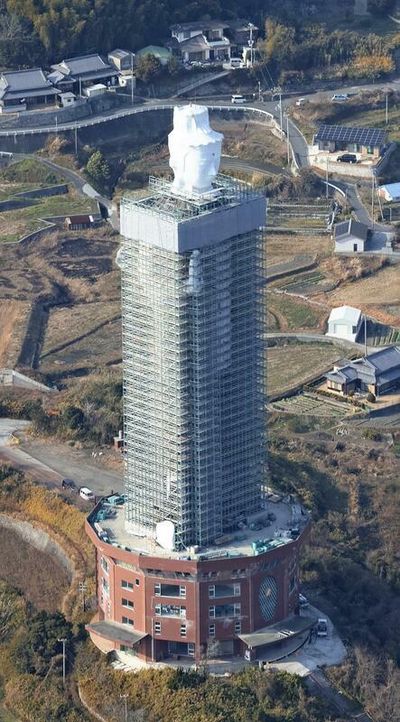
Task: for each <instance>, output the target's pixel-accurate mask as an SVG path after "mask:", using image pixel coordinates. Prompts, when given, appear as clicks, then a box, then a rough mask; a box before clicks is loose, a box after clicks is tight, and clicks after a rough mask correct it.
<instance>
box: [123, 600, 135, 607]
mask: <svg viewBox="0 0 400 722" xmlns="http://www.w3.org/2000/svg"><path fill="white" fill-rule="evenodd" d="M121 603H122V606H123V607H127V608H128V609H133V608H134V606H135V605H134V603H133V602H132V600H131V599H122V602H121Z"/></svg>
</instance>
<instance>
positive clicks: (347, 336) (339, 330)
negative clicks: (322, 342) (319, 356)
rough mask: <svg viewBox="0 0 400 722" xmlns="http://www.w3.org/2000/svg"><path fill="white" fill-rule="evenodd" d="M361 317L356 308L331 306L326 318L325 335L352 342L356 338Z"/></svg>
mask: <svg viewBox="0 0 400 722" xmlns="http://www.w3.org/2000/svg"><path fill="white" fill-rule="evenodd" d="M363 318H364V317H363V315H362V313H361V311H360V310H359V309H358V308H353V307H352V306H338V307H337V308H333V309H332V311H331V313H330V315H329V318H328V330H327V332H326V334H325V335H326V336H331V337H332V338H341V339H344V340H346V341H352V342H353V343H354V342H355V341H356V340H357V336H358V333H359V331H360V328H361V325H362V322H363Z"/></svg>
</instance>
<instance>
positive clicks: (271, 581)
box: [258, 577, 278, 622]
mask: <svg viewBox="0 0 400 722" xmlns="http://www.w3.org/2000/svg"><path fill="white" fill-rule="evenodd" d="M258 599H259V602H260V609H261V614H262V616H263V618H264V619H265V621H266V622H269V621H270V620H271V619H273V618H274V616H275V614H276V609H277V606H278V586H277V584H276V580H275V577H265V578H264V579H263V581H262V582H261V585H260V590H259V592H258Z"/></svg>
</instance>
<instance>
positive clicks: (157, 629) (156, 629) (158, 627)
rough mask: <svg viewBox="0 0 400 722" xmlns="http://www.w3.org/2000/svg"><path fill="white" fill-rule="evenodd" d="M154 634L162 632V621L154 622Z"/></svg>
mask: <svg viewBox="0 0 400 722" xmlns="http://www.w3.org/2000/svg"><path fill="white" fill-rule="evenodd" d="M154 634H161V622H154Z"/></svg>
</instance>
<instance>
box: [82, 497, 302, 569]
mask: <svg viewBox="0 0 400 722" xmlns="http://www.w3.org/2000/svg"><path fill="white" fill-rule="evenodd" d="M276 499H278V500H276ZM111 501H112V499H111ZM268 515H270V518H269V519H268ZM103 517H106V518H103ZM272 517H274V518H272ZM308 520H309V515H308V512H306V510H305V509H304V508H303V507H302V506H301V505H300V504H298V503H297V502H294V501H293V500H292V499H290V498H287V499H282V498H281V497H277V496H276V495H271V496H270V497H269V498H268V499H267V501H266V508H265V509H264V510H263V511H261V512H258V513H257V514H254V515H253V516H252V517H249V518H248V519H247V524H246V527H244V528H241V529H238V530H237V531H235V532H232V533H231V534H224V535H223V537H220V539H219V540H217V541H218V542H219V543H218V544H213V545H210V546H209V547H206V548H201V549H199V550H197V549H198V548H197V547H190V548H188V549H187V550H186V551H176V552H173V551H172V552H171V551H169V550H166V549H164V548H163V547H161V546H160V545H159V544H158V543H157V542H156V541H155V539H152V538H150V537H148V536H139V535H136V534H131V533H129V532H128V531H127V529H126V527H125V513H124V505H112V504H110V498H109V497H107V498H105V499H103V500H102V501H101V502H100V504H98V505H97V507H96V508H95V509H94V510H93V512H92V514H91V515H90V516H89V522H90V523H91V525H92V526H93V528H94V529H95V531H96V533H97V534H98V536H99V537H100V538H102V539H103V541H108V542H109V543H110V544H111V545H112V546H116V547H119V548H122V549H126V550H127V551H136V552H139V553H140V554H143V555H147V556H160V557H166V558H170V559H182V560H183V559H188V558H190V559H193V560H197V561H203V560H208V559H209V560H213V559H220V558H224V557H226V558H229V557H243V556H258V555H259V554H262V553H264V552H266V551H272V550H273V549H276V548H278V547H280V546H283V545H286V544H290V543H291V542H292V541H294V540H295V539H297V537H298V536H299V534H300V533H301V531H303V529H304V527H305V526H306V525H307V523H308ZM254 527H255V528H254Z"/></svg>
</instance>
